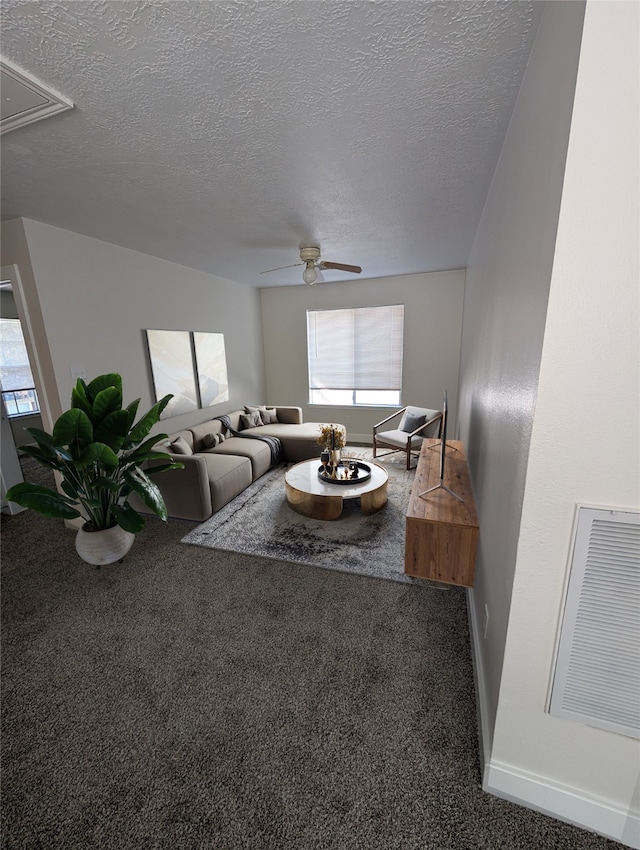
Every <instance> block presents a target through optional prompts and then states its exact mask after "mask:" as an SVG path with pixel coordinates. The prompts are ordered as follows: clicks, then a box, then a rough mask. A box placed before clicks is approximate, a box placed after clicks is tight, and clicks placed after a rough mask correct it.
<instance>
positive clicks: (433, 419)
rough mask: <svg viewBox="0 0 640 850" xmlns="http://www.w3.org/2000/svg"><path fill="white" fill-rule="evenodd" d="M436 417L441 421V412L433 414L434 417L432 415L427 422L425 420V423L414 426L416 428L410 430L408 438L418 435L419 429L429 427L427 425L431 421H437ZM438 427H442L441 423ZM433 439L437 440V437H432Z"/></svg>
mask: <svg viewBox="0 0 640 850" xmlns="http://www.w3.org/2000/svg"><path fill="white" fill-rule="evenodd" d="M438 419H439V420H440V422H442V414H441V413H438V414H437V415H436V416H434V417H433V418H432V419H430V420H429V421H428V422H425V423H424V425H421V426H420V427H419V428H416V430H415V431H412V432H411V433H410V434H409V439H411V437H419V436H420V431H424V429H425V428H428V427H429V425H433V423H434V422H437V421H438ZM440 427H442V425H440ZM433 439H436V440H437V437H434V438H433Z"/></svg>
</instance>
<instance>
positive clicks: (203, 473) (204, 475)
mask: <svg viewBox="0 0 640 850" xmlns="http://www.w3.org/2000/svg"><path fill="white" fill-rule="evenodd" d="M172 457H175V459H176V460H179V461H180V463H182V464H184V469H169V470H167V471H166V472H159V473H158V474H157V475H154V474H153V467H154V466H158V465H159V464H161V463H163V462H164V461H149V464H148V466H147V467H146V472H147V474H148V475H149V474H150V475H151V479H152V481H154V482H155V483H156V484H157V485H158V487H159V488H160V492H161V493H162V498H163V499H164V502H165V505H166V506H167V511H168V512H169V516H170V517H174V518H176V519H191V520H198V521H202V520H205V519H208V518H209V517H210V516H211V514H212V512H213V511H212V506H211V488H210V486H209V474H208V470H207V464H206V461H205V458H204V457H203V456H202V455H198V454H194V455H172Z"/></svg>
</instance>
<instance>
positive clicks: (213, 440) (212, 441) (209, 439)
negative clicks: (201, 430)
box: [202, 434, 220, 449]
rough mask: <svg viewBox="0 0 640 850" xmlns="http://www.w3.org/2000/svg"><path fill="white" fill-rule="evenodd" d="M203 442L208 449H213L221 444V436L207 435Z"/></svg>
mask: <svg viewBox="0 0 640 850" xmlns="http://www.w3.org/2000/svg"><path fill="white" fill-rule="evenodd" d="M202 442H203V443H204V447H205V448H206V449H212V448H213V447H214V446H217V445H218V443H219V442H220V434H205V435H204V437H203V438H202Z"/></svg>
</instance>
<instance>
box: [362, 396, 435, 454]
mask: <svg viewBox="0 0 640 850" xmlns="http://www.w3.org/2000/svg"><path fill="white" fill-rule="evenodd" d="M400 414H402V419H401V420H400V423H399V425H398V427H397V428H396V429H392V430H389V429H387V430H384V431H383V430H381V429H382V427H383V426H385V425H387V423H388V422H391V420H392V419H395V417H396V416H399V415H400ZM441 428H442V411H441V410H429V409H428V408H426V407H403V408H402V410H397V411H396V412H395V413H392V414H391V416H387V418H386V419H383V420H382V422H378V423H377V424H376V425H374V426H373V456H374V458H375V457H377V451H378V449H380V448H384V449H389V450H390V451H387V452H385V453H384V454H382V455H380V457H386V455H389V454H393V453H394V452H405V453H406V455H407V469H411V455H412V454H419V452H420V449H421V447H422V441H423V439H424V438H425V437H436V438H437V437H439V436H440V431H441Z"/></svg>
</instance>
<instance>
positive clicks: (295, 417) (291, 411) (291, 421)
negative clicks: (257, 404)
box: [267, 405, 302, 425]
mask: <svg viewBox="0 0 640 850" xmlns="http://www.w3.org/2000/svg"><path fill="white" fill-rule="evenodd" d="M267 407H270V405H267ZM276 414H277V416H278V422H282V424H283V425H301V424H302V408H301V407H276Z"/></svg>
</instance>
